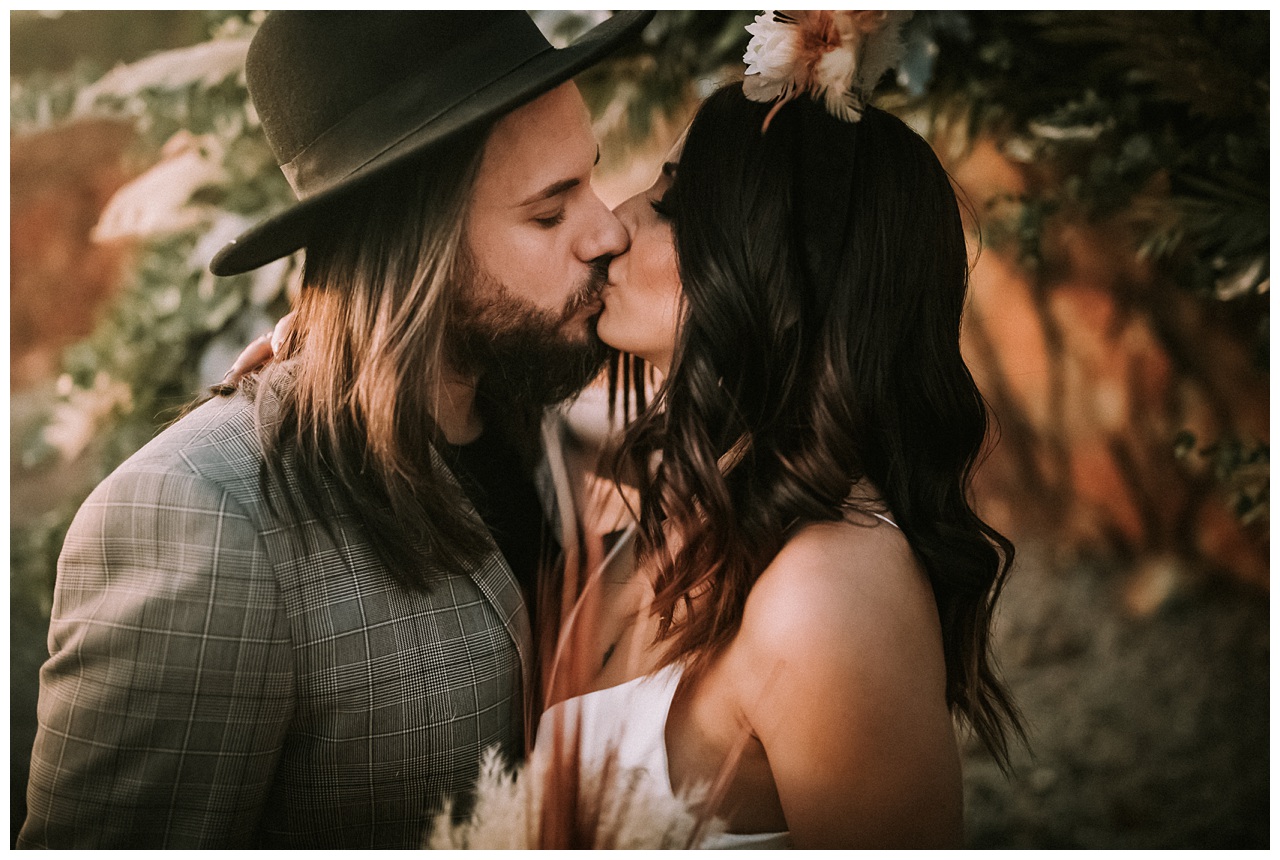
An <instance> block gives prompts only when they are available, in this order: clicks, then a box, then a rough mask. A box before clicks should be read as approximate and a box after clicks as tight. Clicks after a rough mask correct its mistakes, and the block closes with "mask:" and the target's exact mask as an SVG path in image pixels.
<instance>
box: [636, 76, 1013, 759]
mask: <svg viewBox="0 0 1280 860" xmlns="http://www.w3.org/2000/svg"><path fill="white" fill-rule="evenodd" d="M769 108H770V106H769V105H762V104H757V103H755V102H750V101H748V100H746V98H745V97H744V96H743V94H742V89H741V86H740V85H738V84H733V85H729V86H726V87H724V88H722V89H721V90H719V91H717V92H716V93H715V94H713V95H712V96H711V98H710V99H709V100H708V101H707V102H706V103H705V104H704V105H703V106H702V108H701V109H700V110H699V112H698V115H697V116H696V118H695V119H694V121H693V124H692V126H691V127H690V130H689V133H688V137H687V140H686V142H685V145H684V149H683V153H682V155H681V158H680V165H679V169H678V170H677V172H676V177H675V180H674V183H673V185H672V187H671V189H670V190H669V191H668V193H667V195H666V196H665V198H664V200H663V201H662V203H661V204H660V207H659V211H661V212H665V213H666V214H668V215H669V217H671V219H672V221H673V230H674V235H675V244H676V252H677V257H678V261H679V270H680V276H681V281H682V286H683V295H684V301H683V303H684V307H683V311H682V324H681V335H680V339H679V343H678V344H677V348H676V354H675V358H674V361H673V365H672V368H671V371H670V375H669V378H668V380H667V384H666V385H665V387H664V388H663V389H662V390H661V391H660V392H659V394H658V396H657V398H656V399H655V401H654V402H653V403H651V404H650V405H649V407H648V408H647V409H646V410H645V411H644V412H643V414H642V415H641V416H640V418H639V420H638V421H636V422H635V423H634V424H633V425H632V427H631V428H630V430H629V432H628V435H627V438H626V440H625V441H624V445H623V449H622V450H623V457H624V460H625V461H626V462H624V463H622V464H620V466H623V467H627V468H626V470H627V472H629V473H630V474H633V475H637V476H639V479H640V484H641V487H640V489H641V493H640V495H641V500H642V502H641V511H640V514H641V537H640V546H641V551H642V553H644V554H645V555H647V556H648V557H650V558H652V559H653V560H654V562H655V564H656V566H657V569H658V575H657V580H656V583H655V589H656V599H655V610H656V611H657V612H658V614H659V616H660V618H661V625H660V633H659V638H660V639H662V640H665V641H666V643H667V645H668V648H669V651H668V657H669V658H670V659H680V658H683V659H686V660H689V661H691V662H692V664H693V666H694V668H695V669H696V667H697V666H698V665H699V664H700V663H701V662H702V661H704V660H706V659H707V658H708V657H709V656H711V655H713V654H714V653H716V652H717V651H718V650H719V649H720V648H722V647H723V646H724V645H726V644H727V643H728V642H729V641H730V640H731V639H732V637H733V636H734V634H735V633H736V632H737V629H738V626H739V624H740V622H741V619H742V612H743V607H744V605H745V603H746V599H747V594H748V592H749V591H750V589H751V587H752V585H753V584H754V582H755V581H756V579H757V577H759V575H760V574H761V573H762V572H763V570H764V568H765V567H767V566H768V564H769V563H770V562H771V561H772V560H773V558H774V556H775V555H776V554H777V553H778V551H779V550H780V549H781V547H782V545H783V544H784V543H785V542H786V540H787V538H788V535H789V534H790V533H791V532H792V531H793V529H794V528H795V527H796V526H797V525H803V524H805V523H812V522H820V521H834V520H839V519H841V518H842V516H843V515H844V512H845V510H846V509H847V507H848V506H849V503H848V502H847V497H848V496H849V494H850V490H851V487H852V485H853V484H854V483H855V482H856V481H858V480H860V479H862V478H864V477H865V478H866V479H867V480H869V481H870V482H871V483H872V484H873V485H874V486H875V487H876V488H878V489H879V491H880V492H881V493H882V499H881V500H880V501H881V503H882V504H883V505H885V506H887V508H888V510H889V511H890V512H891V513H892V515H893V517H894V519H895V520H896V522H897V523H898V525H899V526H900V527H901V529H902V531H903V534H904V535H905V536H906V538H907V540H908V541H909V543H910V545H911V547H912V549H913V550H914V552H915V554H916V556H917V558H918V559H919V561H920V563H921V565H922V566H923V568H924V569H925V571H926V572H927V574H928V576H929V579H930V582H931V584H932V587H933V593H934V597H935V600H936V603H937V607H938V613H939V616H940V619H941V623H942V635H943V650H944V657H945V662H946V675H947V700H948V704H949V705H950V706H951V707H952V708H953V709H954V710H955V711H956V712H958V713H959V714H960V715H961V716H962V717H964V718H965V719H966V720H967V721H968V723H969V724H970V725H971V726H972V727H973V728H974V729H975V731H976V733H977V734H978V736H979V737H980V738H981V739H982V740H983V741H984V742H985V744H986V745H987V746H988V748H989V749H991V750H992V752H993V753H994V754H995V756H996V757H997V758H998V759H999V760H1000V761H1001V762H1002V763H1004V762H1007V744H1006V741H1005V727H1006V726H1007V725H1013V726H1014V727H1015V728H1016V727H1017V726H1018V717H1017V713H1016V709H1015V708H1014V706H1013V704H1012V702H1011V700H1010V698H1009V696H1008V695H1007V693H1006V691H1005V690H1004V688H1003V686H1002V685H1001V683H1000V681H999V679H998V677H997V675H996V674H995V672H994V670H993V667H992V664H991V658H990V655H989V632H990V625H991V616H992V609H993V606H994V604H995V601H996V598H997V596H998V594H999V592H1000V589H1001V585H1002V583H1003V581H1004V579H1005V576H1006V574H1007V572H1008V569H1009V566H1010V564H1011V562H1012V559H1013V546H1012V545H1011V544H1010V542H1009V541H1008V540H1007V539H1006V538H1005V537H1003V536H1002V535H1000V534H999V533H998V532H996V531H995V530H994V529H992V528H991V527H990V526H989V525H987V524H986V523H984V522H983V521H982V520H981V519H980V518H979V517H978V516H977V515H976V514H975V513H974V511H973V509H972V507H971V505H970V502H969V498H968V490H969V482H970V473H971V471H972V469H973V467H974V463H975V461H976V459H977V458H978V456H979V454H980V451H981V450H982V447H983V444H984V440H985V439H986V433H987V413H986V408H985V404H984V402H983V399H982V397H981V395H980V393H979V391H978V389H977V387H976V386H975V384H974V381H973V379H972V377H971V376H970V374H969V370H968V368H967V367H966V366H965V363H964V360H963V359H962V357H961V354H960V343H959V335H960V320H961V312H962V309H963V307H964V303H965V294H966V290H967V283H968V260H967V256H966V249H965V237H964V231H963V227H962V225H961V219H960V212H959V209H958V206H957V202H956V197H955V194H954V191H953V189H952V186H951V183H950V179H949V177H948V176H947V173H946V171H945V170H944V169H943V167H942V165H941V164H940V163H939V162H938V159H937V157H936V155H935V154H934V152H933V151H932V149H931V148H930V147H929V145H928V144H927V143H926V142H925V141H924V140H923V139H922V138H920V136H919V135H917V134H916V133H914V132H913V131H911V129H909V128H908V127H907V126H906V125H905V124H904V123H903V122H902V121H900V120H899V119H897V118H895V117H893V116H892V115H890V114H887V113H884V112H882V111H879V110H875V109H868V110H867V111H866V113H865V116H864V117H863V119H862V121H861V122H859V123H857V124H853V123H847V122H841V121H839V120H836V119H833V118H832V117H830V116H829V115H827V114H826V112H825V111H824V110H823V109H822V107H821V106H820V105H819V104H817V103H815V102H813V101H811V100H810V99H808V98H799V99H796V100H795V101H793V102H792V103H790V104H788V105H786V106H785V107H784V108H782V109H781V110H780V111H779V112H778V113H777V115H776V116H775V117H774V118H773V120H772V123H771V125H770V127H769V129H768V131H767V133H763V134H762V132H761V125H762V122H763V121H764V118H765V115H766V114H767V113H768V111H769ZM654 452H660V454H661V459H660V465H659V466H658V467H657V469H656V470H652V469H650V468H647V466H648V464H649V463H650V462H652V459H651V458H652V456H653V454H654ZM672 533H674V534H678V535H680V536H681V538H682V542H681V544H680V546H679V547H674V546H673V545H671V544H670V543H669V542H668V535H669V534H672ZM693 595H697V596H698V599H697V600H696V601H693V600H691V596H693Z"/></svg>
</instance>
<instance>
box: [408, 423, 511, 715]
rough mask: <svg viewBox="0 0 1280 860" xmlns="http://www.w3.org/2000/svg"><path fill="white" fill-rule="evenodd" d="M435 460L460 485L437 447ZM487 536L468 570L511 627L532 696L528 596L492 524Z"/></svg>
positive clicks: (434, 452) (499, 614) (477, 517)
mask: <svg viewBox="0 0 1280 860" xmlns="http://www.w3.org/2000/svg"><path fill="white" fill-rule="evenodd" d="M431 463H432V465H433V466H434V467H435V468H436V469H438V470H439V471H440V472H442V473H443V474H445V475H447V476H448V478H449V480H450V481H452V482H453V483H455V484H457V483H458V480H457V478H456V477H455V476H454V474H453V472H452V471H450V470H449V467H448V465H446V464H445V462H444V459H443V458H442V457H441V456H440V454H439V452H437V451H436V450H435V448H434V447H433V448H432V449H431ZM469 514H470V515H471V516H472V517H474V518H475V519H476V520H477V521H479V520H480V515H479V514H478V513H477V512H476V510H475V508H474V507H473V508H471V510H470V511H469ZM481 526H482V528H483V529H484V534H485V537H486V538H487V540H488V543H489V552H488V554H487V555H486V556H485V557H484V559H483V560H482V561H481V562H480V563H479V564H477V565H473V566H472V567H471V568H470V569H468V571H467V573H468V575H470V577H471V579H472V580H473V581H474V582H475V584H476V586H477V587H478V588H479V589H480V593H481V594H483V595H484V597H485V599H486V600H488V601H489V604H490V605H491V606H492V607H493V609H494V611H495V612H497V613H498V617H499V618H501V619H502V623H503V626H505V627H506V629H507V634H508V635H509V636H510V637H511V641H512V642H514V643H515V646H516V651H518V652H519V654H520V672H521V677H522V679H523V682H524V689H525V695H526V696H531V695H533V693H534V690H533V687H532V684H533V660H534V654H533V632H532V628H531V625H530V621H529V609H528V607H527V606H525V602H524V595H523V594H522V593H521V591H520V584H519V583H518V582H517V581H516V577H515V573H513V572H512V570H511V567H510V566H509V565H508V564H507V560H506V559H505V558H504V557H503V555H502V552H501V550H499V549H498V545H497V543H495V542H494V540H493V536H492V535H491V534H490V533H489V529H488V527H486V526H484V523H483V522H481Z"/></svg>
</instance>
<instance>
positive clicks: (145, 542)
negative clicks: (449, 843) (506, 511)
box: [18, 388, 533, 848]
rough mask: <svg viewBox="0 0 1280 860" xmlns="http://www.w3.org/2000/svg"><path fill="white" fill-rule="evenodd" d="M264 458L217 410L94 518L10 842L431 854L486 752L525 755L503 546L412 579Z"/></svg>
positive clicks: (81, 535) (163, 437)
mask: <svg viewBox="0 0 1280 860" xmlns="http://www.w3.org/2000/svg"><path fill="white" fill-rule="evenodd" d="M259 399H260V401H261V403H260V406H261V409H262V417H263V419H264V420H266V421H270V417H271V415H272V414H273V412H274V405H275V404H276V403H277V402H278V401H277V400H276V394H275V392H273V391H271V390H269V389H265V388H264V389H263V390H262V391H261V393H260V394H259ZM261 462H262V456H261V448H260V446H259V443H258V431H257V430H256V429H255V418H254V404H253V403H252V402H250V400H249V399H248V398H247V397H246V396H245V395H243V394H236V395H235V396H233V397H231V398H218V399H215V400H212V401H210V402H208V403H206V404H204V405H202V406H201V407H199V408H198V409H196V410H194V411H193V412H192V413H191V414H189V415H187V416H186V417H184V418H183V419H181V420H180V421H178V422H177V423H175V424H174V425H173V426H172V427H170V428H168V429H167V430H165V431H164V432H163V433H161V434H159V435H158V436H157V437H156V438H155V439H154V440H153V441H152V442H151V443H150V444H148V445H147V446H146V447H145V448H143V449H142V450H141V451H139V452H138V453H137V454H136V455H135V456H133V457H132V458H130V459H129V460H128V461H127V462H126V463H124V464H123V465H122V466H121V467H120V468H119V469H117V470H116V471H115V472H114V473H113V474H112V475H111V476H110V477H109V478H107V480H106V481H104V482H103V483H102V484H101V485H100V486H99V487H98V488H97V489H96V490H95V491H94V492H93V494H92V495H91V496H90V497H89V498H88V500H87V501H86V502H85V504H84V505H83V507H82V508H81V509H80V511H79V513H78V514H77V516H76V518H75V520H74V522H73V524H72V526H71V529H70V531H69V533H68V535H67V538H66V542H65V544H64V546H63V551H62V555H61V558H60V559H59V562H58V578H57V586H56V589H55V593H54V607H53V617H52V621H51V624H50V629H49V652H50V655H51V656H50V658H49V660H48V662H47V663H46V664H45V665H44V667H43V668H42V670H41V676H40V697H39V705H38V710H39V730H38V734H37V737H36V741H35V748H34V750H33V753H32V760H31V778H30V783H29V787H28V817H27V820H26V822H25V824H24V827H23V829H22V832H21V834H20V837H19V841H18V844H19V847H87V846H95V847H137V848H143V847H170V848H178V847H271V846H279V847H286V846H287V847H317V848H343V847H353V848H354V847H390V848H410V847H417V846H419V845H420V844H421V841H422V837H423V831H424V827H425V825H426V824H427V822H428V821H429V816H430V815H431V813H432V812H433V811H434V810H435V809H438V808H439V804H440V802H441V800H442V798H443V797H444V796H446V795H462V796H464V797H465V795H466V794H467V792H468V791H469V790H470V789H471V788H472V786H473V784H474V781H475V778H476V775H477V772H478V762H479V759H480V755H481V753H482V751H483V750H484V749H486V748H487V747H490V746H492V745H501V746H503V747H504V748H505V749H506V751H507V752H508V754H512V753H517V752H518V751H519V747H520V745H521V738H522V731H523V706H522V702H521V698H522V689H528V684H529V681H528V679H529V677H530V671H531V668H532V667H531V661H532V659H533V653H532V645H531V641H530V629H529V617H528V613H527V610H526V607H525V605H524V602H523V599H522V597H521V592H520V588H519V586H518V585H517V583H516V580H515V578H514V576H513V575H512V573H511V571H510V569H509V568H508V567H507V565H506V562H505V560H504V559H503V558H502V556H501V554H500V553H499V552H498V550H497V548H496V546H494V547H492V548H491V551H490V552H489V554H488V556H487V557H486V558H485V559H484V560H483V563H481V564H479V565H477V566H475V567H474V568H473V569H469V570H448V569H443V568H439V569H435V570H432V571H430V575H431V577H432V582H433V584H432V586H431V588H430V590H429V592H428V593H420V592H412V591H409V590H406V589H404V588H402V587H401V586H399V585H398V584H397V583H396V581H395V580H394V579H393V578H392V577H391V575H390V574H389V572H388V571H387V570H386V569H385V567H384V566H383V565H382V564H381V563H380V562H379V561H378V558H377V556H376V554H375V553H374V551H373V547H372V546H370V544H369V543H368V541H367V539H366V538H365V536H364V534H363V533H362V532H361V530H360V529H359V528H358V527H356V525H355V524H354V523H353V522H352V521H351V520H350V519H349V518H343V519H340V520H339V521H338V523H337V528H336V532H337V540H336V541H335V540H332V539H330V538H329V537H328V536H327V535H326V534H325V532H324V531H323V530H322V529H321V528H320V526H319V525H318V523H316V522H315V521H313V520H306V519H304V520H297V519H292V518H290V517H289V516H288V515H287V514H285V513H283V512H282V513H281V515H280V516H278V517H277V516H272V515H271V514H269V512H268V511H267V509H266V506H265V503H264V500H263V498H262V496H261V493H260V490H259V486H258V469H259V465H260V463H261ZM440 468H442V469H443V468H444V467H443V465H440ZM300 538H301V539H308V540H310V543H309V544H307V545H309V546H312V547H315V548H316V549H314V550H313V551H312V552H308V553H302V552H299V551H298V546H299V539H300Z"/></svg>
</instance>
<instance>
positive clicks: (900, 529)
mask: <svg viewBox="0 0 1280 860" xmlns="http://www.w3.org/2000/svg"><path fill="white" fill-rule="evenodd" d="M868 513H869V514H871V516H873V517H875V518H876V519H878V520H884V521H885V522H886V523H888V524H889V525H891V526H893V527H894V528H895V529H897V530H898V531H902V526H900V525H898V524H897V523H895V522H894V521H893V520H891V519H889V518H888V517H886V516H885V515H884V514H877V513H876V512H875V511H868Z"/></svg>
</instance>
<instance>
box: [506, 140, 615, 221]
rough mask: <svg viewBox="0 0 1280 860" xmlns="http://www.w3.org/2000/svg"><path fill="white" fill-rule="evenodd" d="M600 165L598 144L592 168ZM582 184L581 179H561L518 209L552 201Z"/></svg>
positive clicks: (524, 202) (519, 205)
mask: <svg viewBox="0 0 1280 860" xmlns="http://www.w3.org/2000/svg"><path fill="white" fill-rule="evenodd" d="M599 163H600V146H599V144H597V145H596V160H595V162H593V164H592V166H593V167H594V166H595V165H597V164H599ZM581 184H582V181H581V180H579V179H561V180H560V181H559V182H553V183H551V184H550V185H548V186H547V187H546V188H544V189H542V190H541V191H539V192H538V193H537V194H534V195H533V196H532V197H530V198H529V199H528V200H525V201H523V202H522V203H518V204H516V208H517V209H519V208H520V207H522V206H529V205H530V204H533V203H537V202H539V201H541V200H550V199H551V198H552V197H555V196H556V195H558V194H563V193H565V192H566V191H568V190H570V189H572V188H577V187H578V186H579V185H581Z"/></svg>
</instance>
